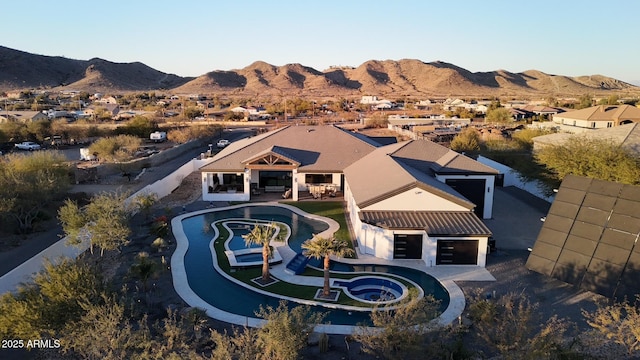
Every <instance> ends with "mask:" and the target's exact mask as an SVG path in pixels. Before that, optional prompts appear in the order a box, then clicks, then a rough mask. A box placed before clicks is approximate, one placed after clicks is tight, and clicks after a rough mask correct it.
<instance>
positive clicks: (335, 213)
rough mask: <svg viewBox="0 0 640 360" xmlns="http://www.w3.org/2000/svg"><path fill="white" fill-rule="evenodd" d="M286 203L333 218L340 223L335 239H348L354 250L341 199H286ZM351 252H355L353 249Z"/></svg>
mask: <svg viewBox="0 0 640 360" xmlns="http://www.w3.org/2000/svg"><path fill="white" fill-rule="evenodd" d="M286 204H287V205H291V206H294V207H297V208H298V209H300V210H302V211H306V212H308V213H309V214H314V215H319V216H324V217H328V218H330V219H333V220H335V221H336V222H337V223H338V225H340V228H339V229H338V231H336V233H335V237H336V239H345V240H348V242H349V246H350V247H351V250H355V249H354V247H353V239H352V238H351V233H350V232H349V227H348V226H347V218H346V216H345V213H344V204H343V203H342V201H288V202H286ZM353 253H354V254H356V252H355V251H354V252H353ZM354 257H355V255H354Z"/></svg>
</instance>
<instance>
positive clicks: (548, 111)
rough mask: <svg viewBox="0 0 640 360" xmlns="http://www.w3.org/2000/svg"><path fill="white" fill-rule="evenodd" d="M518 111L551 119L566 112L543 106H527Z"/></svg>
mask: <svg viewBox="0 0 640 360" xmlns="http://www.w3.org/2000/svg"><path fill="white" fill-rule="evenodd" d="M518 109H520V110H524V111H528V112H532V113H534V114H536V115H539V116H540V115H542V116H546V117H548V118H551V116H554V115H557V114H559V113H561V112H564V110H563V109H561V108H556V107H550V106H543V105H526V106H521V107H518Z"/></svg>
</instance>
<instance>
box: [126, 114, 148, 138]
mask: <svg viewBox="0 0 640 360" xmlns="http://www.w3.org/2000/svg"><path fill="white" fill-rule="evenodd" d="M156 128H157V126H156V124H155V123H154V122H153V121H151V120H150V119H149V118H147V117H146V116H140V115H137V116H134V117H133V118H132V119H131V120H129V121H127V124H126V125H124V126H121V127H118V128H117V129H116V134H119V135H131V136H135V137H138V138H142V139H148V138H149V135H150V134H151V133H152V132H154V131H155V130H156Z"/></svg>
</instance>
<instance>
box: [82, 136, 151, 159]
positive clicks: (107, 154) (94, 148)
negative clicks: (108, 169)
mask: <svg viewBox="0 0 640 360" xmlns="http://www.w3.org/2000/svg"><path fill="white" fill-rule="evenodd" d="M141 144H142V141H141V140H140V138H138V137H135V136H131V135H118V136H115V137H107V138H101V139H98V140H97V141H96V142H94V143H93V144H91V146H89V152H90V153H91V154H98V158H100V159H102V160H106V161H127V160H130V159H132V158H133V155H134V154H135V152H136V151H138V149H139V148H140V145H141Z"/></svg>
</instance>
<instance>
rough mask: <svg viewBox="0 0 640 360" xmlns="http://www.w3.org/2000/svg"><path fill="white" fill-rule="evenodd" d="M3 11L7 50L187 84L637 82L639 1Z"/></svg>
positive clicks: (99, 5)
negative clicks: (271, 68) (430, 75)
mask: <svg viewBox="0 0 640 360" xmlns="http://www.w3.org/2000/svg"><path fill="white" fill-rule="evenodd" d="M1 12H2V16H1V17H0V19H1V20H0V26H1V27H2V33H3V36H2V39H1V40H0V45H2V46H6V47H9V48H12V49H16V50H21V51H26V52H30V53H35V54H40V55H49V56H65V57H67V58H70V59H78V60H89V59H91V58H94V57H98V58H102V59H105V60H109V61H113V62H125V63H126V62H136V61H139V62H142V63H144V64H146V65H148V66H150V67H152V68H154V69H157V70H160V71H162V72H166V73H172V74H177V75H181V76H199V75H203V74H205V73H207V72H209V71H214V70H232V69H240V68H243V67H246V66H248V65H250V64H251V63H253V62H254V61H258V60H262V61H266V62H268V63H270V64H272V65H277V66H280V65H285V64H290V63H300V64H302V65H305V66H310V67H312V68H314V69H316V70H320V71H322V70H325V69H327V68H329V66H331V65H349V66H359V65H361V64H362V63H363V62H365V61H367V60H400V59H418V60H421V61H424V62H432V61H436V60H440V61H444V62H448V63H452V64H454V65H457V66H460V67H463V68H465V69H467V70H470V71H472V72H479V71H492V70H499V69H504V70H507V71H511V72H521V71H525V70H530V69H536V70H540V71H543V72H545V73H549V74H558V75H568V76H580V75H595V74H601V75H606V76H611V77H614V78H617V79H620V80H623V81H627V82H635V83H640V66H639V64H640V61H639V59H640V46H638V36H639V35H640V21H638V16H639V14H640V1H637V0H608V1H606V2H595V1H584V0H554V1H548V0H529V1H525V0H504V1H499V0H469V1H466V0H459V1H430V0H415V1H413V0H406V1H402V0H400V1H376V0H369V1H357V0H341V1H336V0H325V1H315V0H256V1H251V0H206V1H205V0H202V1H196V0H174V1H165V0H128V1H123V0H110V1H84V0H55V1H54V0H31V1H30V0H25V1H5V2H3V4H2V9H1ZM0 66H1V63H0Z"/></svg>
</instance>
